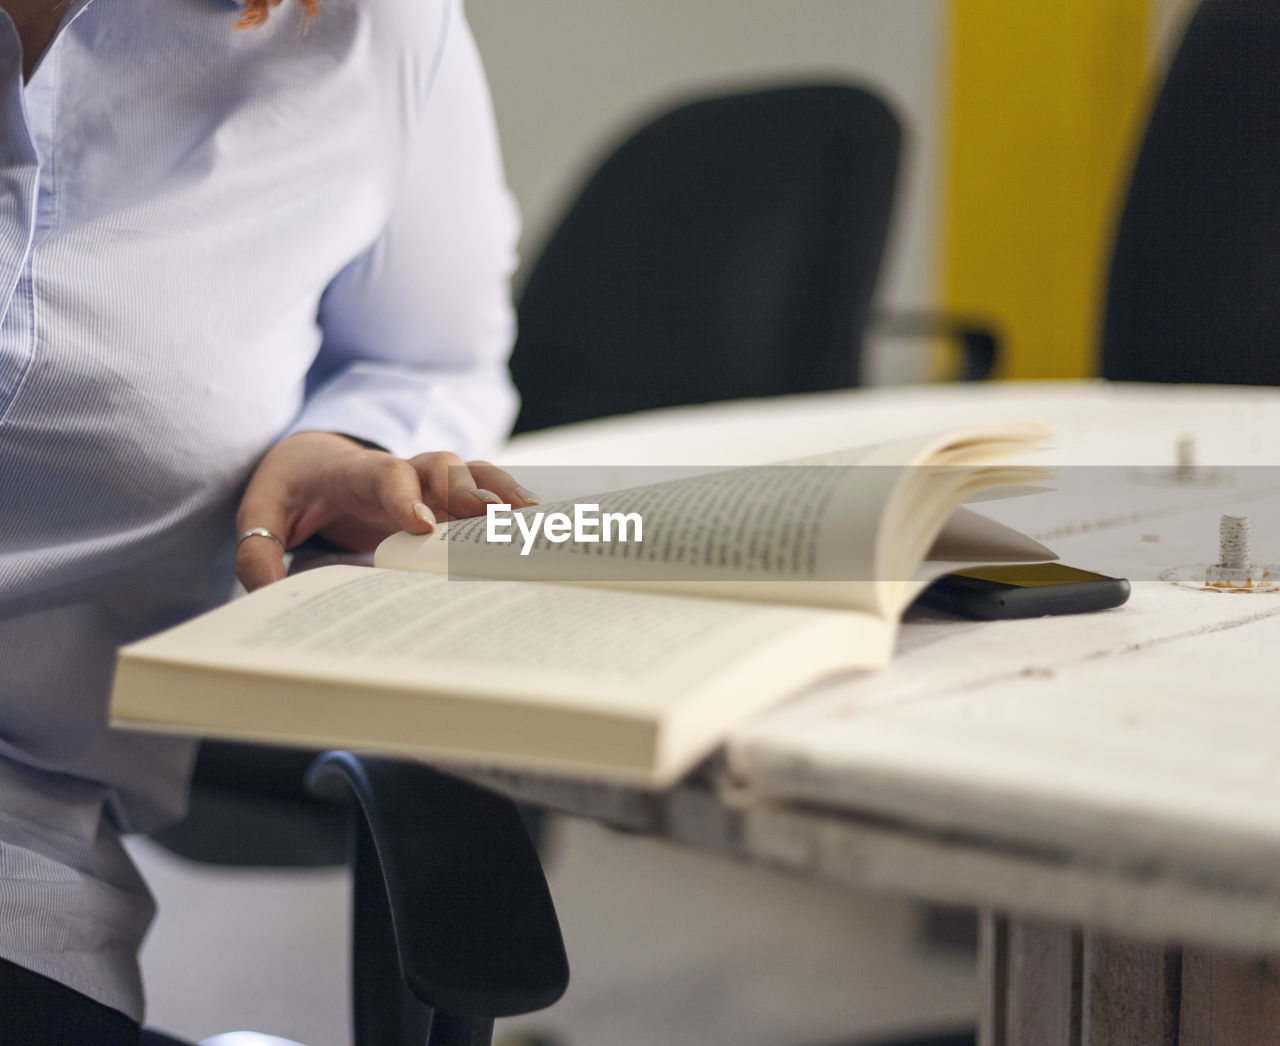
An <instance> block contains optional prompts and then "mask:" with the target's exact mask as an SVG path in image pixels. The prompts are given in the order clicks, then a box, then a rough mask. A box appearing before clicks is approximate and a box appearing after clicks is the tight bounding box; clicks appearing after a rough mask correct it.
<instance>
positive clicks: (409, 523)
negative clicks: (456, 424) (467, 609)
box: [236, 432, 538, 592]
mask: <svg viewBox="0 0 1280 1046" xmlns="http://www.w3.org/2000/svg"><path fill="white" fill-rule="evenodd" d="M537 501H538V499H537V497H536V496H535V495H534V494H532V493H530V492H529V491H527V490H525V489H524V488H523V487H521V486H519V485H518V484H517V483H516V481H515V480H513V479H512V478H511V477H510V476H508V475H507V474H506V473H505V472H503V471H502V470H501V469H499V468H496V467H495V466H493V465H490V464H489V463H488V462H487V461H468V462H463V461H462V459H461V458H459V457H458V456H457V455H456V454H449V453H446V452H444V451H437V452H436V453H433V454H419V455H417V456H416V457H413V458H409V459H408V460H405V459H403V458H397V457H394V456H393V455H391V454H388V453H387V452H386V451H382V450H369V449H367V448H366V447H363V446H361V445H360V444H359V443H356V442H355V441H354V440H351V439H348V438H347V437H346V436H340V435H338V434H337V433H332V432H298V433H295V434H294V435H292V436H289V437H287V438H285V439H283V440H281V441H280V442H279V443H277V444H276V445H275V446H274V447H272V448H271V450H270V451H268V452H267V456H266V457H264V458H263V459H262V461H261V462H260V463H259V465H258V467H257V469H256V470H255V472H254V474H253V478H252V479H250V480H249V486H248V489H247V490H246V491H245V494H244V498H243V499H242V500H241V502H240V511H239V512H238V513H237V514H236V532H237V533H240V534H243V533H244V532H245V531H246V530H249V529H250V528H253V527H261V528H263V529H265V530H268V531H270V532H271V533H272V534H275V535H277V536H278V537H279V538H280V540H281V541H282V542H283V543H284V547H285V548H293V547H294V546H295V545H297V544H300V543H301V542H303V541H305V540H306V539H307V538H309V537H312V536H313V535H316V534H319V535H320V536H321V537H323V538H325V539H326V540H328V541H332V542H333V543H334V544H337V545H340V546H341V547H343V548H346V549H350V550H352V551H356V552H367V551H369V550H371V549H373V548H374V547H375V546H376V545H377V543H378V542H379V541H381V540H382V539H383V538H385V537H386V536H387V535H388V534H393V533H395V532H396V531H398V530H408V531H410V532H412V533H415V534H429V533H431V530H432V528H433V526H434V524H435V523H436V522H437V521H442V520H449V519H458V518H461V517H464V516H479V515H482V514H483V513H484V511H485V506H486V505H488V504H490V503H495V502H505V503H506V504H509V505H514V506H517V507H519V506H522V505H535V504H537ZM236 574H237V575H238V576H239V578H240V582H241V583H242V584H243V585H244V587H245V588H246V589H248V590H249V591H251V592H252V591H253V590H254V589H255V588H261V587H262V586H263V585H266V584H269V583H270V582H272V581H279V580H280V579H281V578H282V577H284V555H283V551H282V550H281V548H280V547H279V546H278V545H277V544H276V543H275V542H274V541H272V540H270V539H269V538H264V537H252V538H249V539H247V540H245V541H242V542H240V547H239V548H238V549H237V550H236Z"/></svg>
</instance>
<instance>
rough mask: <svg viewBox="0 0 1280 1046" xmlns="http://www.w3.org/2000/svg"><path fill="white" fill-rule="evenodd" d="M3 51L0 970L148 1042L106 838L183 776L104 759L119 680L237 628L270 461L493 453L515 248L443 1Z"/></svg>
mask: <svg viewBox="0 0 1280 1046" xmlns="http://www.w3.org/2000/svg"><path fill="white" fill-rule="evenodd" d="M237 13H238V12H237V10H236V7H235V4H234V3H233V2H232V0H73V2H72V3H71V4H70V5H69V7H68V9H67V11H66V13H65V16H64V18H63V23H62V25H61V27H60V29H59V31H58V33H57V35H56V36H55V38H54V39H53V41H52V43H51V44H50V46H49V48H48V50H47V51H46V52H45V54H44V55H43V57H42V58H41V59H40V62H39V65H38V66H37V67H36V69H35V71H34V73H33V75H32V77H31V79H30V82H29V83H27V84H26V85H25V86H24V84H23V82H22V56H21V49H20V44H19V41H18V37H17V34H16V32H15V30H14V28H13V25H12V24H11V22H10V21H9V20H8V18H7V17H0V956H3V957H4V958H7V959H10V960H11V961H15V962H19V963H21V964H23V965H25V966H28V967H29V968H31V969H35V970H37V971H38V972H40V973H44V974H45V975H47V976H51V977H54V978H56V979H58V980H61V981H63V982H64V983H66V984H69V985H71V986H72V987H74V988H76V989H78V990H80V991H82V992H84V993H86V994H88V995H90V996H91V997H93V998H95V999H98V1000H99V1001H102V1002H104V1003H106V1004H108V1005H110V1006H114V1007H116V1008H118V1009H121V1010H124V1011H125V1012H127V1013H129V1014H131V1015H133V1016H135V1017H138V1016H140V1014H141V1009H142V999H141V993H140V990H139V987H138V984H137V972H136V963H135V962H134V958H133V956H134V952H135V950H136V947H137V945H138V943H139V941H140V939H141V935H142V933H143V932H144V931H145V928H146V925H147V923H148V921H149V919H150V916H151V902H150V899H149V897H148V896H147V894H146V892H145V889H144V888H143V887H142V886H141V884H140V882H139V881H138V879H137V876H136V874H135V873H134V872H133V870H132V867H131V866H130V865H129V863H128V861H127V859H126V858H125V857H124V855H123V852H122V851H121V850H120V848H119V845H118V841H117V838H116V836H117V833H118V832H120V831H139V830H146V829H148V828H151V827H154V826H156V825H157V824H158V823H160V822H161V821H163V820H165V819H169V818H172V817H173V816H175V815H176V814H177V813H178V812H180V811H181V809H182V806H183V803H184V801H185V790H186V777H187V774H188V772H189V763H190V754H191V746H190V745H189V744H187V743H185V742H178V741H171V740H168V739H164V738H158V737H153V736H141V735H130V734H127V733H123V732H119V731H113V730H109V729H107V727H106V695H107V691H108V687H109V680H110V673H111V669H112V665H113V661H114V651H115V648H116V647H117V646H118V645H119V644H121V643H123V642H127V641H129V640H132V639H134V638H137V637H139V636H142V635H145V634H148V633H151V632H154V631H157V630H158V629H160V628H162V627H165V626H167V625H169V624H171V623H173V622H176V621H178V620H180V619H182V618H185V617H188V616H190V615H191V614H193V613H195V612H197V611H199V610H202V609H204V608H206V607H208V606H210V605H212V604H214V603H216V602H218V601H220V600H221V599H223V598H224V597H225V595H226V593H227V592H228V591H229V585H230V581H231V555H230V551H231V550H230V543H231V540H232V539H233V537H234V532H233V516H234V511H235V507H236V504H237V502H238V498H239V494H240V492H241V490H242V489H243V486H244V483H245V482H246V480H247V478H248V476H249V474H250V473H251V471H252V469H253V467H254V464H255V463H256V462H257V460H258V459H259V458H260V457H261V456H262V454H263V453H264V452H265V451H266V449H267V448H268V447H269V446H270V445H271V444H272V443H273V442H275V441H276V440H278V439H279V438H280V437H281V436H282V435H284V434H286V433H288V432H290V431H297V430H302V429H327V430H334V431H340V432H345V433H349V434H352V435H356V436H360V437H363V438H365V439H369V440H373V441H375V442H377V443H380V444H382V445H383V446H386V447H388V448H389V449H391V450H392V451H393V452H395V453H398V454H401V455H410V454H413V453H417V452H419V451H424V450H442V449H448V450H455V451H457V452H458V453H460V454H462V455H463V456H464V457H468V456H475V455H478V454H482V453H486V452H487V451H488V450H489V449H491V448H492V446H493V445H494V444H496V442H497V441H498V440H499V439H500V438H501V436H502V435H503V433H504V432H505V431H506V429H507V426H508V425H509V422H510V419H511V416H512V412H513V407H514V397H513V395H512V392H511V388H510V385H509V382H508V379H507V375H506V369H505V364H506V357H507V353H508V350H509V347H510V343H511V339H512V334H513V317H512V309H511V305H510V297H509V289H508V282H509V276H510V273H511V271H512V269H513V267H514V248H515V238H516V232H517V222H516V217H515V213H514V208H513V206H512V203H511V199H510V196H509V194H508V192H507V190H506V187H505V185H504V182H503V180H502V173H501V166H500V162H499V156H498V148H497V142H496V136H495V132H494V126H493V119H492V113H491V107H490V103H489V98H488V94H487V90H486V87H485V83H484V78H483V73H482V71H481V68H480V63H479V59H478V57H477V55H476V52H475V48H474V44H473V41H472V39H471V35H470V32H469V30H468V27H467V25H466V23H465V20H464V17H463V14H462V10H461V6H460V0H320V11H319V14H318V15H317V16H316V17H315V18H314V19H313V20H312V21H311V22H310V23H309V24H307V23H306V21H305V18H304V16H303V14H302V12H301V11H300V9H299V8H298V6H297V4H296V2H295V0H285V2H284V4H283V5H282V6H281V7H280V8H277V9H276V10H274V11H273V13H272V15H271V17H270V19H269V20H268V22H267V24H266V26H265V27H262V28H258V29H249V30H243V31H233V30H232V23H233V22H234V20H235V18H236V16H237Z"/></svg>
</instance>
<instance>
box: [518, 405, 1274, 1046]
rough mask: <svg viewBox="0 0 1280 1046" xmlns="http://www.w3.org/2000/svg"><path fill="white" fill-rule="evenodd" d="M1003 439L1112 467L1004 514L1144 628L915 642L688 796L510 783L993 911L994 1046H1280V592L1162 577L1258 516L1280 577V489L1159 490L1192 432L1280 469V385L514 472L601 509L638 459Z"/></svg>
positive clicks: (967, 629) (616, 455)
mask: <svg viewBox="0 0 1280 1046" xmlns="http://www.w3.org/2000/svg"><path fill="white" fill-rule="evenodd" d="M996 418H1036V419H1039V420H1042V421H1045V422H1046V423H1048V424H1049V425H1050V427H1051V428H1052V429H1053V430H1054V431H1055V433H1056V434H1057V436H1058V439H1059V442H1058V445H1057V449H1055V450H1054V451H1051V452H1050V453H1049V454H1048V455H1045V456H1044V458H1043V459H1038V460H1044V461H1050V462H1052V463H1054V464H1061V465H1070V466H1072V467H1073V470H1072V471H1071V475H1073V476H1076V477H1079V476H1082V475H1084V473H1083V472H1081V471H1077V470H1079V469H1080V468H1082V467H1084V466H1108V467H1109V469H1108V470H1107V471H1105V472H1104V471H1101V470H1100V471H1098V473H1097V476H1098V480H1097V485H1098V491H1099V492H1098V495H1097V498H1096V502H1095V501H1092V500H1090V501H1088V502H1083V503H1082V502H1081V501H1080V500H1079V499H1078V498H1077V499H1075V500H1068V501H1067V502H1065V503H1064V502H1063V500H1062V497H1061V496H1059V501H1058V502H1057V505H1058V509H1052V506H1053V505H1054V504H1055V502H1053V500H1052V497H1053V496H1052V495H1050V496H1047V497H1046V498H1042V499H1041V500H1040V501H1039V502H1037V499H1034V498H1028V499H1022V500H1021V501H1020V502H1018V503H1016V504H1013V505H1012V507H1008V506H1001V507H1000V508H998V509H996V508H993V509H992V511H993V512H994V514H997V515H1002V518H1011V519H1012V521H1014V522H1019V523H1022V524H1024V525H1025V524H1028V523H1034V524H1037V525H1038V527H1039V530H1040V532H1041V534H1042V535H1043V536H1044V537H1045V538H1046V540H1048V542H1049V543H1050V544H1051V545H1052V546H1053V547H1054V548H1055V549H1056V550H1057V551H1058V552H1059V553H1061V554H1062V556H1063V558H1064V560H1065V561H1067V562H1072V563H1077V564H1079V565H1081V566H1085V567H1089V568H1092V569H1099V570H1103V571H1108V570H1112V571H1116V572H1120V573H1124V574H1126V575H1128V576H1130V577H1132V578H1134V579H1135V584H1134V592H1133V596H1132V598H1131V600H1130V602H1129V603H1128V604H1127V605H1126V606H1125V607H1123V608H1120V609H1118V610H1114V611H1110V612H1107V613H1105V614H1099V615H1091V616H1086V617H1074V618H1073V617H1060V618H1046V619H1040V620H1036V621H1023V622H1004V623H999V624H982V625H977V624H973V623H965V622H939V621H936V620H935V621H914V622H908V623H907V624H906V625H905V626H904V629H903V633H902V640H901V643H900V649H899V652H898V656H897V657H896V659H895V661H894V663H893V664H892V665H891V666H890V667H889V668H888V669H886V670H885V671H883V672H880V673H876V674H864V675H859V676H855V677H851V678H846V679H844V680H841V681H839V682H838V683H835V684H828V685H826V686H824V687H821V688H816V689H814V690H813V691H811V692H809V693H807V694H804V695H800V696H799V697H797V698H796V699H795V700H792V701H790V702H788V703H786V704H785V705H784V706H783V707H781V708H778V709H776V710H774V711H772V712H770V713H769V714H767V715H765V716H762V717H760V718H758V719H756V720H753V721H752V722H750V723H747V724H745V725H743V726H742V727H741V728H739V729H738V730H736V731H735V732H734V734H733V735H732V736H731V737H730V739H729V741H728V744H727V745H726V747H725V751H724V753H723V754H722V755H721V756H720V757H719V758H718V759H717V760H715V761H713V762H712V763H711V764H710V765H709V766H708V767H707V768H706V770H705V771H704V772H703V773H701V774H699V775H698V776H697V777H696V778H695V779H693V780H691V781H689V782H686V783H685V784H683V785H682V786H681V787H679V788H677V789H674V790H672V791H671V792H668V793H663V794H660V795H648V794H645V793H641V792H635V791H630V790H627V789H619V788H614V787H609V786H605V785H593V784H582V783H578V784H572V783H568V782H560V781H552V780H546V779H540V778H536V777H526V776H523V775H512V776H499V775H495V777H497V779H498V780H500V781H501V783H503V784H504V785H505V786H506V787H508V788H510V789H511V790H513V791H515V792H517V793H520V794H522V795H524V796H526V797H529V798H533V799H537V800H540V801H543V802H546V803H548V804H550V805H553V806H560V807H563V808H566V809H570V810H573V811H576V812H579V813H584V814H588V815H590V816H595V817H599V818H602V819H604V820H608V821H612V822H614V823H617V824H621V825H624V826H628V827H633V828H640V829H644V830H649V831H654V832H661V833H663V834H666V835H668V836H670V837H672V838H675V839H678V840H683V841H686V842H689V843H692V844H694V845H697V846H700V847H704V848H711V849H714V850H718V851H720V852H723V853H725V854H728V855H732V856H736V857H740V858H746V859H750V860H753V861H760V862H767V863H769V864H772V865H778V866H782V867H785V868H789V869H793V870H796V871H798V872H801V873H804V874H808V875H814V876H819V877H822V878H825V879H829V880H835V881H838V882H842V883H848V884H851V885H856V886H860V887H873V888H879V889H888V890H893V891H900V892H906V893H909V894H913V895H917V896H920V897H924V898H931V899H936V900H942V901H951V902H963V903H969V904H975V905H978V906H981V907H983V908H984V909H986V910H988V911H989V912H990V913H991V914H990V915H989V916H988V917H987V919H986V924H985V926H984V950H983V954H984V959H983V961H984V964H985V969H986V973H987V978H988V987H989V991H988V1005H987V1007H986V1012H985V1014H984V1018H983V1037H984V1041H985V1042H986V1043H988V1044H990V1046H1023V1044H1026V1046H1052V1044H1058V1043H1060V1044H1062V1046H1098V1044H1101V1043H1127V1044H1135V1046H1137V1044H1142V1046H1146V1044H1151V1046H1168V1044H1177V1046H1200V1044H1208V1043H1222V1044H1224V1046H1226V1044H1230V1046H1251V1044H1253V1043H1259V1044H1261V1043H1277V1042H1280V960H1276V961H1272V960H1267V959H1265V958H1264V957H1265V956H1268V955H1271V954H1277V955H1280V687H1278V686H1277V683H1276V681H1277V678H1278V675H1280V594H1270V595H1268V594H1250V595H1220V594H1215V593H1207V594H1206V593H1200V592H1194V591H1191V590H1189V589H1184V588H1177V587H1175V586H1173V585H1171V584H1169V583H1167V582H1162V581H1157V580H1150V579H1154V578H1155V576H1156V574H1157V572H1158V570H1159V569H1160V568H1162V567H1173V566H1179V565H1181V564H1184V563H1187V562H1196V561H1202V562H1209V561H1212V560H1213V558H1214V554H1215V551H1216V549H1215V542H1216V537H1215V533H1214V528H1215V525H1216V520H1217V514H1218V513H1219V512H1238V511H1241V510H1243V511H1248V512H1249V514H1250V515H1251V518H1253V519H1254V522H1255V537H1254V548H1255V553H1256V558H1258V559H1259V560H1263V561H1268V560H1269V561H1274V562H1280V512H1278V511H1277V499H1275V498H1271V499H1270V500H1268V498H1267V497H1265V496H1263V497H1259V496H1258V495H1257V493H1256V491H1255V490H1253V487H1256V486H1258V485H1259V484H1258V483H1257V482H1256V481H1258V480H1260V479H1261V480H1266V479H1268V478H1269V476H1270V474H1269V472H1267V471H1265V470H1264V469H1263V468H1257V470H1256V471H1255V472H1254V473H1252V474H1250V476H1249V482H1248V484H1246V485H1249V484H1252V486H1251V488H1250V492H1249V494H1248V496H1247V497H1246V496H1243V494H1242V492H1241V487H1240V486H1239V485H1238V484H1236V483H1234V482H1233V481H1227V482H1224V483H1222V484H1218V485H1215V484H1213V483H1211V482H1207V481H1206V482H1201V481H1199V480H1198V481H1196V482H1192V483H1190V484H1187V485H1183V486H1181V487H1176V486H1174V485H1172V484H1171V485H1170V486H1169V487H1167V488H1163V489H1161V483H1162V482H1163V479H1162V477H1163V474H1164V471H1165V470H1170V469H1172V467H1173V465H1174V461H1175V455H1176V450H1175V447H1176V446H1177V443H1178V440H1179V439H1180V438H1182V437H1186V436H1191V437H1193V438H1194V441H1195V448H1196V451H1195V453H1196V456H1197V458H1198V459H1199V463H1200V467H1201V468H1202V469H1203V470H1206V471H1207V472H1209V473H1214V472H1217V473H1219V474H1222V473H1223V472H1225V471H1227V468H1228V467H1229V466H1231V467H1234V466H1254V467H1264V466H1273V465H1274V466H1280V449H1277V448H1278V447H1280V389H1277V390H1272V389H1226V388H1190V387H1178V386H1127V387H1126V386H1111V385H1106V384H1103V383H1045V384H1034V385H1005V384H984V385H967V386H927V387H921V388H912V389H893V390H862V391H853V392H841V393H832V394H822V395H813V396H804V397H795V398H790V399H778V400H769V401H757V402H752V403H736V404H721V405H714V406H707V407H698V408H685V409H679V410H674V411H662V412H655V413H653V414H648V415H637V416H633V417H630V418H622V419H613V420H609V421H602V422H594V423H588V424H584V425H577V426H571V427H567V428H565V429H561V430H554V431H550V432H546V433H535V434H532V435H529V436H525V437H523V438H520V439H518V440H517V441H515V442H513V444H512V447H511V452H510V454H509V456H508V457H507V458H505V459H504V461H503V463H504V464H509V465H510V466H512V467H513V468H514V469H515V470H516V471H517V472H518V473H519V474H521V475H522V476H523V477H525V478H527V479H528V480H529V485H531V486H534V487H535V489H537V488H536V483H537V477H538V476H539V473H538V472H537V470H536V469H533V466H537V465H549V464H556V465H565V464H577V465H582V466H595V467H597V468H598V469H599V470H600V471H599V475H598V476H596V477H593V478H595V479H599V480H601V482H600V484H599V485H601V486H603V485H605V484H606V483H608V482H609V481H610V480H619V481H625V479H626V477H627V467H628V466H633V465H646V466H654V465H688V464H694V465H706V466H715V465H735V464H745V463H751V462H757V461H764V460H775V459H779V458H785V457H790V456H798V455H801V454H806V453H811V452H815V451H819V450H824V449H831V448H834V447H839V446H845V445H854V444H858V443H865V442H872V441H876V440H880V439H883V438H886V437H891V436H894V435H906V434H911V433H917V432H921V431H929V430H932V429H940V428H946V427H949V426H951V425H956V424H965V423H968V422H972V421H974V420H988V419H996ZM1276 471H1277V474H1280V467H1278V468H1277V470H1276ZM1199 476H1200V479H1201V480H1203V479H1204V476H1205V473H1204V472H1201V473H1200V474H1199ZM1091 482H1092V481H1091ZM588 485H589V484H588ZM1261 485H1262V486H1265V483H1263V484H1261ZM1237 501H1238V502H1240V505H1237ZM1036 504H1039V505H1040V506H1041V507H1040V508H1032V507H1030V506H1033V505H1036ZM1064 504H1065V506H1066V507H1065V508H1064ZM1045 506H1048V507H1049V508H1046V507H1045ZM1241 506H1243V509H1242V508H1241ZM1054 511H1066V512H1067V513H1069V514H1073V515H1071V516H1070V518H1064V517H1063V516H1061V515H1059V516H1057V517H1054V516H1053V512H1054ZM1006 512H1011V513H1012V516H1008V515H1004V513H1006ZM1046 512H1048V516H1046V515H1045V513H1046ZM1037 514H1038V515H1037Z"/></svg>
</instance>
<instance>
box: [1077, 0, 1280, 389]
mask: <svg viewBox="0 0 1280 1046" xmlns="http://www.w3.org/2000/svg"><path fill="white" fill-rule="evenodd" d="M1102 373H1103V376H1104V377H1108V378H1115V379H1120V380H1131V381H1194V382H1214V383H1229V384H1272V385H1274V384H1280V4H1277V3H1276V2H1275V0H1204V2H1203V3H1201V5H1200V7H1199V8H1198V10H1197V11H1196V12H1195V14H1194V15H1193V16H1192V18H1191V20H1190V22H1189V23H1188V27H1187V30H1186V34H1185V36H1184V38H1183V41H1182V44H1181V46H1180V47H1179V49H1178V51H1177V53H1176V54H1175V56H1174V58H1173V61H1172V63H1171V64H1170V67H1169V70H1168V73H1167V76H1166V79H1165V82H1164V84H1163V87H1162V88H1161V90H1160V93H1159V95H1158V97H1157V99H1156V103H1155V107H1154V109H1153V110H1152V113H1151V117H1150V122H1149V125H1148V127H1147V130H1146V134H1145V137H1144V138H1143V141H1142V145H1141V148H1140V151H1139V154H1138V158H1137V163H1136V166H1135V168H1134V171H1133V177H1132V181H1131V184H1130V188H1129V193H1128V198H1127V200H1126V202H1125V205H1124V210H1123V213H1122V215H1121V218H1120V223H1119V227H1118V233H1117V237H1116V243H1115V250H1114V254H1113V257H1112V264H1111V272H1110V278H1109V282H1108V285H1107V298H1106V306H1105V311H1104V322H1103V331H1102Z"/></svg>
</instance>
